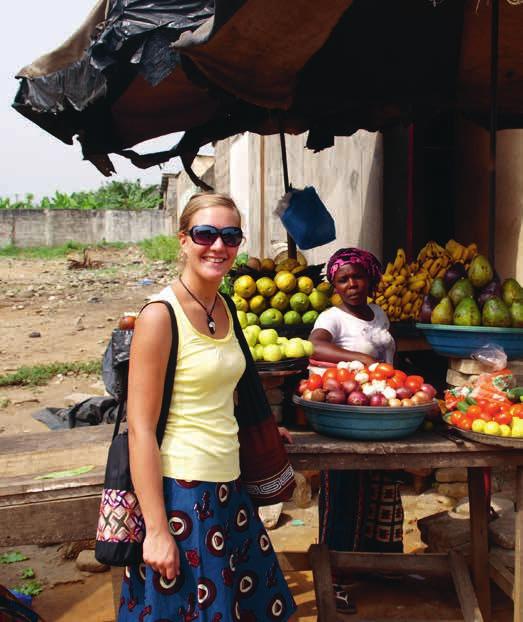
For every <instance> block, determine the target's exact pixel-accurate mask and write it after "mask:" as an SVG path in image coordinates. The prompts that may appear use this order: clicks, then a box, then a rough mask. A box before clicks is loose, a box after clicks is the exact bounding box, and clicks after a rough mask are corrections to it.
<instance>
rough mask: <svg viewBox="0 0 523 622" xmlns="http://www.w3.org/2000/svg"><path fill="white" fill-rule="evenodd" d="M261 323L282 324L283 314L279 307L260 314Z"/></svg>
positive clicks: (265, 324)
mask: <svg viewBox="0 0 523 622" xmlns="http://www.w3.org/2000/svg"><path fill="white" fill-rule="evenodd" d="M260 324H261V325H262V326H281V325H282V324H283V315H282V312H281V311H278V309H267V310H265V311H264V312H263V313H262V314H261V315H260Z"/></svg>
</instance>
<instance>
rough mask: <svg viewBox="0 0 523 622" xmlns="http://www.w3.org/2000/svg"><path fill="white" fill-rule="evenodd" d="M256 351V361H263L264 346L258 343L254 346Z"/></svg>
mask: <svg viewBox="0 0 523 622" xmlns="http://www.w3.org/2000/svg"><path fill="white" fill-rule="evenodd" d="M254 351H255V352H256V360H257V361H263V346H262V344H261V343H257V344H256V345H255V346H254Z"/></svg>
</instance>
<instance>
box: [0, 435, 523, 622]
mask: <svg viewBox="0 0 523 622" xmlns="http://www.w3.org/2000/svg"><path fill="white" fill-rule="evenodd" d="M111 434H112V426H98V427H92V428H80V429H76V430H64V431H56V432H49V433H42V434H30V435H25V436H16V437H0V524H2V525H4V529H3V530H2V532H1V535H0V546H14V545H17V544H50V543H57V542H65V541H73V540H82V539H86V538H92V537H94V533H95V526H96V520H97V514H98V506H99V498H100V497H99V495H100V488H101V484H102V482H103V471H104V462H105V455H106V451H107V447H108V446H109V442H110V438H111ZM294 439H295V442H294V445H291V446H289V448H288V451H289V456H290V458H291V462H292V463H293V465H294V467H295V469H296V470H311V469H391V470H398V469H405V468H413V469H416V468H420V467H467V469H468V473H469V496H470V508H471V511H470V514H471V542H472V555H471V567H472V579H473V584H474V587H475V593H476V594H477V602H478V603H479V609H480V610H481V613H480V611H479V609H478V606H477V604H476V596H475V595H474V590H473V589H472V587H471V583H470V579H469V577H468V571H467V569H466V566H465V564H464V562H463V559H462V558H460V556H459V555H457V554H452V553H451V554H450V555H449V556H441V555H430V556H429V555H407V556H404V555H397V554H393V553H389V554H381V555H379V556H376V554H374V555H373V554H355V553H345V554H341V553H331V554H329V552H328V551H326V550H325V549H324V548H323V547H321V546H318V545H313V546H312V547H311V556H310V558H311V560H312V563H313V565H315V566H316V567H319V568H323V570H324V573H323V576H324V578H325V577H330V572H329V565H330V564H331V563H332V564H334V565H345V564H348V565H350V567H351V568H354V569H360V570H369V569H373V570H377V569H378V567H379V568H382V569H384V570H389V571H390V570H397V569H398V568H401V569H403V570H406V571H408V572H418V573H420V572H428V573H431V572H432V573H433V574H439V573H442V572H447V571H450V572H451V574H452V575H453V578H454V581H455V584H456V588H457V592H458V597H459V599H460V603H461V605H462V609H463V611H464V616H465V620H467V621H468V620H485V622H488V621H489V620H490V618H491V613H490V610H491V605H490V585H489V575H490V578H491V579H493V580H494V581H495V582H496V583H497V584H498V585H499V586H500V587H501V588H502V589H503V590H504V591H505V592H506V593H507V594H508V595H509V596H512V598H513V600H514V620H515V622H523V602H522V589H521V588H522V582H523V577H522V570H523V567H522V558H521V546H522V545H521V538H522V533H523V450H519V449H509V448H501V447H493V446H488V445H480V444H477V443H472V442H468V441H465V442H463V443H462V444H460V445H457V444H456V443H454V442H453V441H451V440H448V439H446V438H444V437H442V436H438V435H437V434H435V433H429V432H419V433H417V434H415V435H413V436H411V437H409V438H408V439H405V440H401V441H384V442H356V441H344V440H339V439H329V438H327V437H323V436H319V435H317V434H315V433H314V432H296V433H294ZM85 465H94V468H93V469H92V470H91V471H90V472H88V473H85V474H83V475H80V476H77V477H69V478H62V479H50V480H46V479H36V477H37V476H38V475H41V474H43V473H48V472H50V471H58V470H63V469H70V468H74V467H78V466H85ZM501 465H503V466H507V465H514V466H516V467H517V478H516V482H517V484H516V486H517V490H516V506H517V507H516V526H515V528H516V555H515V576H513V575H512V573H510V572H509V571H508V570H507V569H506V568H504V567H503V566H502V565H500V564H499V562H498V560H497V559H494V558H492V557H489V552H488V535H487V521H488V508H487V499H486V495H485V489H484V486H483V468H485V467H493V466H501ZM35 517H38V520H35ZM409 560H410V561H409ZM281 561H282V566H283V568H284V570H300V569H303V567H304V555H303V554H301V555H300V554H296V555H293V554H292V553H289V554H283V555H281ZM325 569H327V570H326V571H325ZM320 578H321V575H318V573H316V577H315V581H316V584H315V587H316V591H317V601H318V607H319V608H320V611H321V609H323V611H324V612H325V613H324V614H323V620H322V618H321V617H320V620H322V622H327V621H328V622H333V621H334V620H336V619H337V616H336V614H335V613H334V612H333V607H334V603H333V598H332V590H330V589H329V588H328V586H326V584H325V582H321V581H320ZM481 614H482V615H481Z"/></svg>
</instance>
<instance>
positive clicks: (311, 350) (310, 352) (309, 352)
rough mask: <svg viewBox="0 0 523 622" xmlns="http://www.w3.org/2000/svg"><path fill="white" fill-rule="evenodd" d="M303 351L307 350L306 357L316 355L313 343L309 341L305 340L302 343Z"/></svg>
mask: <svg viewBox="0 0 523 622" xmlns="http://www.w3.org/2000/svg"><path fill="white" fill-rule="evenodd" d="M301 344H302V346H303V349H304V350H305V356H312V355H313V354H314V346H313V345H312V342H311V341H307V339H304V340H303V341H302V342H301Z"/></svg>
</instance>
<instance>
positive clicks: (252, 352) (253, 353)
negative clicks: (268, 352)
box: [249, 346, 258, 361]
mask: <svg viewBox="0 0 523 622" xmlns="http://www.w3.org/2000/svg"><path fill="white" fill-rule="evenodd" d="M249 350H250V351H251V356H252V359H253V361H257V360H258V355H257V354H256V350H255V349H254V348H252V347H251V346H249Z"/></svg>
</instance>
